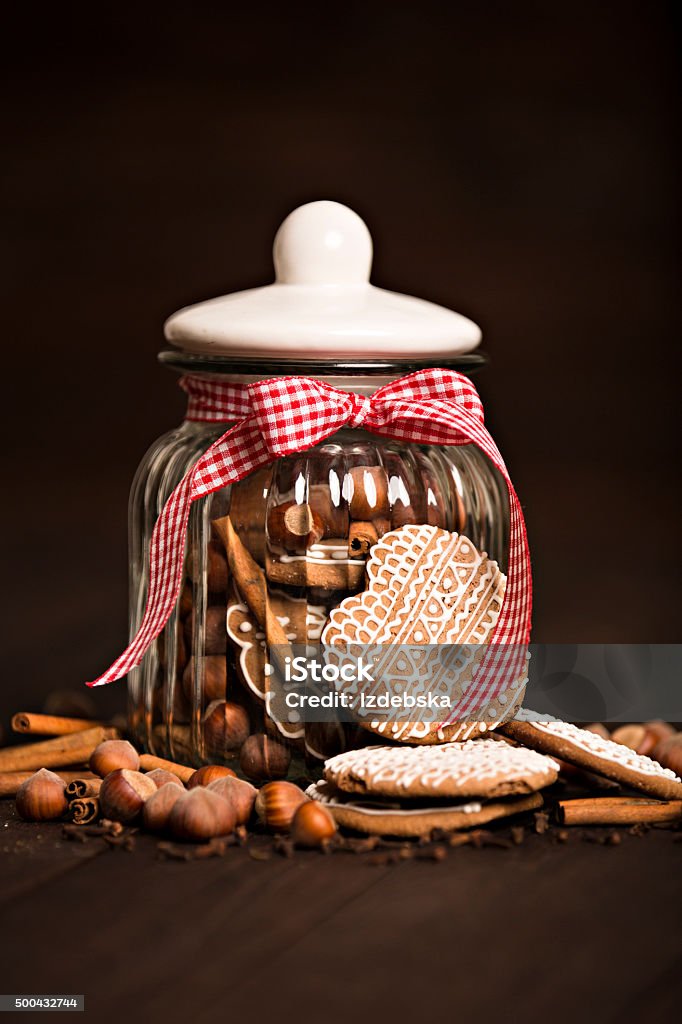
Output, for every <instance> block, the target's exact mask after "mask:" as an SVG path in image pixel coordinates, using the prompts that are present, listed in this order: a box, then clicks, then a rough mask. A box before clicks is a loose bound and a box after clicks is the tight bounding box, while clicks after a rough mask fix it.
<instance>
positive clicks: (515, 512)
mask: <svg viewBox="0 0 682 1024" xmlns="http://www.w3.org/2000/svg"><path fill="white" fill-rule="evenodd" d="M180 383H181V386H182V387H183V388H184V390H185V391H186V392H187V394H188V395H189V405H188V409H187V417H186V418H187V419H188V420H194V421H198V422H204V423H222V422H227V423H233V424H234V426H232V427H230V429H229V430H227V431H226V432H225V433H224V434H223V435H222V437H220V438H218V440H217V441H215V442H214V443H213V444H212V445H211V447H210V448H209V449H208V451H206V452H205V453H204V454H203V455H202V456H201V457H200V458H199V459H198V460H197V461H196V462H195V464H194V466H193V467H192V468H191V469H190V470H189V472H188V473H187V475H186V476H185V477H184V479H183V480H181V482H180V483H179V484H178V486H177V487H176V488H175V490H174V491H173V493H172V494H171V496H170V498H169V499H168V501H167V502H166V504H165V506H164V508H163V511H162V512H161V515H160V516H159V518H158V520H157V523H156V526H155V527H154V531H153V533H152V538H151V546H150V564H149V590H148V596H147V606H146V609H145V613H144V616H143V619H142V623H141V625H140V628H139V629H138V631H137V634H136V636H135V637H134V638H133V640H132V641H131V642H130V645H129V646H128V647H127V649H126V650H125V651H124V652H123V654H122V655H121V656H120V657H119V658H117V659H116V661H115V662H114V663H113V665H111V666H110V668H108V669H107V671H106V672H104V673H103V674H102V675H101V676H100V677H99V678H98V679H96V680H94V681H93V682H91V683H88V686H100V685H102V684H104V683H111V682H113V681H114V680H115V679H120V678H121V676H124V675H125V674H126V673H127V672H129V671H130V670H131V669H133V668H135V667H136V666H137V665H139V664H140V662H141V660H142V658H143V656H144V654H145V651H146V650H147V648H148V647H149V645H150V644H151V642H152V641H153V640H154V638H155V637H156V636H158V634H159V633H160V632H161V630H162V629H163V627H164V626H165V624H166V622H167V621H168V618H169V616H170V614H171V612H172V611H173V608H174V607H175V603H176V601H177V599H178V595H179V593H180V587H181V585H182V580H183V562H184V554H185V539H186V532H187V522H188V518H189V510H190V505H191V504H192V502H193V501H196V500H197V498H203V497H205V496H206V495H208V494H211V493H212V492H213V491H217V490H219V489H220V488H221V487H225V486H226V485H227V484H231V483H236V481H238V480H241V479H242V478H243V477H245V476H247V475H248V474H249V473H251V472H253V471H254V470H256V469H258V468H260V467H261V466H265V465H267V464H268V463H269V462H272V461H273V460H274V459H276V458H279V457H280V456H284V455H290V454H293V453H296V452H302V451H305V450H306V449H307V448H312V447H313V446H314V445H317V444H320V443H321V442H322V441H324V440H325V439H326V438H328V437H330V436H331V435H332V434H334V433H336V431H337V430H340V428H341V427H344V426H351V427H359V426H360V425H362V427H363V429H364V430H368V431H370V432H371V433H373V434H378V435H380V436H382V437H388V438H393V439H396V440H400V441H411V442H415V443H417V444H440V445H464V444H474V445H476V446H477V447H478V448H480V450H481V451H482V452H483V453H484V455H486V456H487V457H488V458H489V459H490V461H491V462H492V463H493V465H494V466H496V467H497V469H498V470H499V471H500V473H501V474H502V475H503V477H504V479H505V481H506V483H507V487H508V489H509V508H510V515H511V524H510V527H511V529H510V545H509V565H508V571H507V587H506V591H505V597H504V603H503V606H502V611H501V613H500V617H499V619H498V621H497V627H496V631H495V635H494V637H493V639H492V644H491V656H490V657H489V658H488V659H487V666H486V667H484V664H483V663H482V666H481V669H480V670H479V672H478V673H477V677H476V691H477V693H476V705H477V706H478V707H484V706H486V704H487V701H488V700H489V699H492V697H494V696H495V694H499V693H500V692H501V690H503V689H506V686H507V685H508V683H507V682H505V681H506V680H510V679H515V678H518V675H519V672H520V671H521V670H522V662H525V657H526V654H525V645H526V644H527V643H528V641H529V639H530V618H531V573H530V558H529V554H528V542H527V539H526V528H525V524H524V521H523V513H522V511H521V505H520V504H519V500H518V498H517V496H516V492H515V490H514V488H513V486H512V483H511V480H510V479H509V474H508V473H507V469H506V466H505V464H504V461H503V459H502V456H501V455H500V453H499V451H498V450H497V446H496V445H495V442H494V441H493V439H492V437H491V436H490V434H489V433H488V431H487V430H486V428H485V425H484V422H483V406H482V405H481V400H480V398H479V397H478V393H477V391H476V389H475V387H474V386H473V384H472V383H471V381H470V380H469V379H468V378H467V377H464V376H463V375H462V374H460V373H455V372H454V371H452V370H418V371H417V372H416V373H411V374H409V375H408V376H407V377H402V378H401V379H400V380H396V381H393V383H391V384H386V385H385V386H384V387H382V388H379V390H378V391H376V392H375V393H374V394H373V395H372V396H371V397H369V398H364V397H360V396H358V395H354V394H350V393H349V392H347V391H340V390H339V389H338V388H334V387H331V386H330V385H329V384H325V383H324V382H323V381H320V380H314V379H312V378H310V377H282V378H274V379H272V380H262V381H258V383H256V384H248V385H242V384H231V383H229V382H221V381H219V380H205V379H201V378H199V377H192V376H189V377H183V378H182V380H181V382H180ZM493 651H494V652H495V653H494V654H493V653H492V652H493ZM484 677H485V678H484ZM486 679H487V680H488V682H487V684H486V681H485V680H486ZM457 714H458V715H459V717H460V718H464V715H465V709H463V708H461V707H460V708H458V711H457ZM450 717H451V718H452V717H453V716H450Z"/></svg>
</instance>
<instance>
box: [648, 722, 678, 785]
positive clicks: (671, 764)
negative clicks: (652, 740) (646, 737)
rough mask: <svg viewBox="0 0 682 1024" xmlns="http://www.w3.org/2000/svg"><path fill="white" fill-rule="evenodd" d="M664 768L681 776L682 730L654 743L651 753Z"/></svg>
mask: <svg viewBox="0 0 682 1024" xmlns="http://www.w3.org/2000/svg"><path fill="white" fill-rule="evenodd" d="M651 756H652V757H653V759H654V760H655V761H658V763H659V764H662V765H663V767H664V768H670V770H671V771H673V772H675V774H676V775H679V776H680V778H682V732H676V733H674V735H672V736H668V737H667V739H664V740H661V742H660V743H658V744H656V746H655V747H654V750H653V752H652V754H651Z"/></svg>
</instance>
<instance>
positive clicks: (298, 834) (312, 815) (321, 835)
mask: <svg viewBox="0 0 682 1024" xmlns="http://www.w3.org/2000/svg"><path fill="white" fill-rule="evenodd" d="M336 832H337V828H336V822H335V821H334V819H333V818H332V816H331V814H330V813H329V811H328V810H327V808H326V807H323V806H322V804H320V803H317V802H316V801H315V800H308V801H307V803H305V804H301V806H300V807H299V808H298V810H297V811H296V813H295V814H294V820H293V821H292V823H291V838H292V839H293V840H294V842H295V843H296V845H297V846H307V847H310V848H312V849H314V848H316V847H320V846H325V845H326V844H327V843H328V842H329V841H330V840H331V839H333V838H334V836H335V835H336Z"/></svg>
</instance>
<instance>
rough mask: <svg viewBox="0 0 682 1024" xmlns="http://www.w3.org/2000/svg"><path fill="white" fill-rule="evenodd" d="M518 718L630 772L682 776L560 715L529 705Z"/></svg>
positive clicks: (673, 778) (669, 777) (676, 779)
mask: <svg viewBox="0 0 682 1024" xmlns="http://www.w3.org/2000/svg"><path fill="white" fill-rule="evenodd" d="M514 721H516V722H523V723H525V724H527V725H532V726H533V728H534V729H537V730H538V731H539V732H543V733H546V734H547V735H549V736H556V737H557V738H558V739H562V740H565V741H566V742H567V743H571V744H573V746H575V747H578V748H579V749H580V750H584V751H585V753H586V754H592V755H593V756H594V757H601V758H603V759H604V760H605V761H611V762H612V763H613V764H618V765H621V766H622V767H623V768H628V769H629V770H630V771H633V772H640V773H641V774H642V775H660V776H662V777H663V778H666V779H670V781H671V782H680V778H679V776H677V775H676V774H675V772H674V771H672V770H671V769H670V768H664V767H663V765H661V764H659V763H658V761H654V760H653V758H651V757H646V756H645V755H644V754H638V753H636V752H635V751H634V750H631V749H630V748H629V747H626V746H624V745H623V744H622V743H614V742H613V740H607V739H604V737H603V736H599V735H598V734H597V733H595V732H589V730H588V729H580V728H579V727H578V726H577V725H572V724H571V723H570V722H562V721H561V719H560V718H554V717H553V716H552V715H539V714H538V713H537V712H535V711H530V710H528V709H527V708H519V710H518V711H517V712H516V715H515V717H514Z"/></svg>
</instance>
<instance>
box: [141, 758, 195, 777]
mask: <svg viewBox="0 0 682 1024" xmlns="http://www.w3.org/2000/svg"><path fill="white" fill-rule="evenodd" d="M140 768H141V770H142V771H143V772H151V771H153V770H154V769H155V768H163V769H164V771H167V772H171V774H172V775H176V776H177V777H178V778H179V779H180V781H181V782H189V780H190V779H191V777H192V776H193V775H194V772H195V771H196V769H195V768H189V767H188V766H187V765H185V764H176V763H175V762H174V761H166V759H165V758H163V757H154V756H153V755H152V754H141V755H140Z"/></svg>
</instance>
